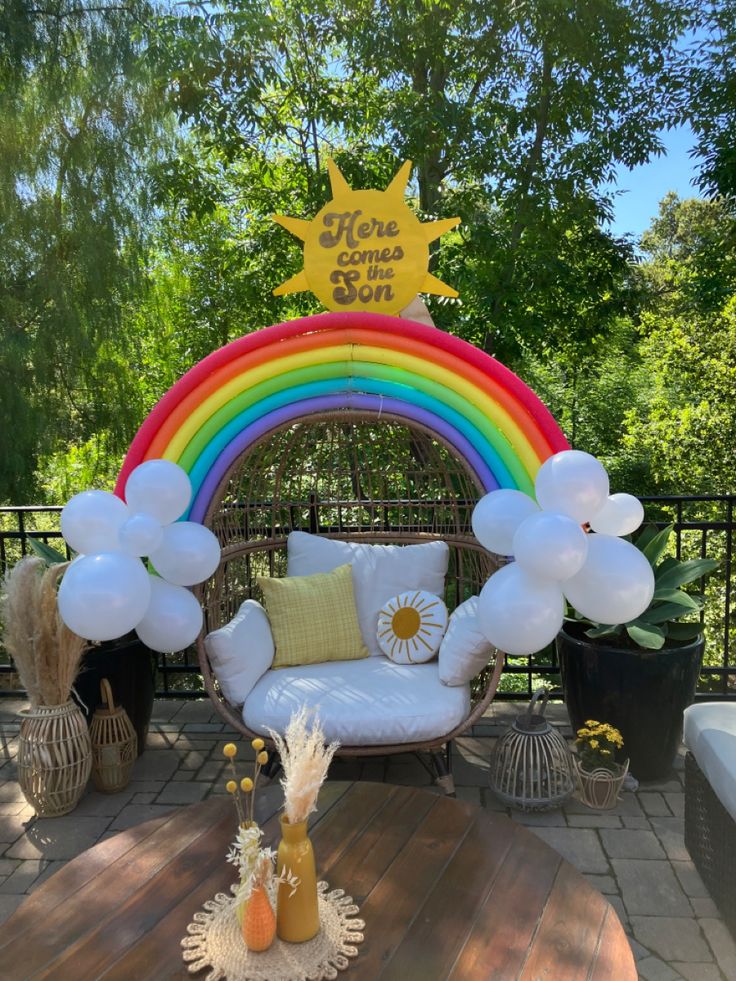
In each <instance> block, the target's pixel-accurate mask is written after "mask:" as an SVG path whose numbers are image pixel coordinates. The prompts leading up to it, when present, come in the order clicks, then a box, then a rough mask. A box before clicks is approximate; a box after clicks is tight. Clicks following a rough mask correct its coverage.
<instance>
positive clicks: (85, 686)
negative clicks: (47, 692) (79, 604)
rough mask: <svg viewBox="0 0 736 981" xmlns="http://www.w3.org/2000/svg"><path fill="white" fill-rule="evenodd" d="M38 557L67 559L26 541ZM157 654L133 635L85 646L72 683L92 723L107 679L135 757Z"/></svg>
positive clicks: (142, 744)
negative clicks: (134, 741)
mask: <svg viewBox="0 0 736 981" xmlns="http://www.w3.org/2000/svg"><path fill="white" fill-rule="evenodd" d="M29 545H30V546H31V548H32V549H33V551H34V552H35V553H36V555H38V557H39V558H41V559H43V561H44V562H45V563H46V564H47V565H49V566H51V565H55V564H56V563H59V562H66V561H67V558H66V556H65V555H63V554H62V553H61V552H59V551H57V550H56V549H55V548H53V547H52V546H51V545H48V544H47V543H46V542H43V541H40V540H39V539H35V538H31V539H29ZM157 661H158V655H157V654H156V653H155V652H154V651H152V650H150V648H148V647H146V645H145V644H144V643H142V641H141V640H140V639H139V638H138V637H137V635H136V634H135V632H132V633H129V634H126V635H125V636H124V637H118V638H116V639H115V640H108V641H104V642H102V643H99V644H94V645H92V646H88V647H87V649H86V652H85V654H84V657H83V659H82V664H81V667H80V669H79V674H77V677H76V680H75V682H74V688H73V690H72V698H74V700H75V701H76V702H77V704H78V705H79V707H80V708H81V710H82V712H84V715H85V718H86V719H87V723H88V724H89V723H90V722H91V721H92V716H93V714H94V711H95V708H96V707H97V706H98V705H99V704H100V682H101V681H102V679H103V678H107V680H108V681H109V682H110V685H111V687H112V690H113V693H114V695H115V699H116V701H117V702H118V703H119V704H120V705H122V707H123V708H124V709H125V711H126V712H127V714H128V718H129V719H130V721H131V722H132V724H133V728H134V729H135V731H136V735H137V737H138V755H140V754H141V753H142V752H143V751H144V749H145V748H146V736H147V735H148V727H149V725H150V722H151V715H152V714H153V701H154V696H155V688H156V685H155V678H156V664H157Z"/></svg>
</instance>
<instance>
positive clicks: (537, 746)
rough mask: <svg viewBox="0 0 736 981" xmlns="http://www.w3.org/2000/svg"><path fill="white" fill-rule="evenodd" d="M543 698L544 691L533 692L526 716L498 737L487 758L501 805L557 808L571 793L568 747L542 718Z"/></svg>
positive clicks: (572, 782) (572, 770)
mask: <svg viewBox="0 0 736 981" xmlns="http://www.w3.org/2000/svg"><path fill="white" fill-rule="evenodd" d="M539 698H542V704H541V707H540V711H539V714H538V715H535V714H534V709H535V707H536V703H537V700H538V699H539ZM547 698H548V692H547V690H546V689H545V688H540V690H539V691H538V692H535V694H534V697H533V698H532V700H531V702H530V703H529V708H528V709H527V711H526V713H525V714H524V715H520V716H518V717H517V719H516V721H515V722H514V723H513V725H512V726H511V727H510V729H509V730H508V731H507V732H506V733H504V735H503V736H501V738H500V739H499V740H498V742H497V743H496V746H495V748H494V750H493V753H492V755H491V772H490V780H491V789H492V790H493V792H494V793H495V794H496V796H497V797H499V798H500V799H501V800H502V801H503V802H504V804H508V805H509V806H510V807H516V808H519V809H520V810H522V811H548V810H551V809H552V808H554V807H560V806H561V805H562V804H564V803H565V801H566V800H568V798H570V797H571V796H572V794H573V792H574V790H575V764H574V762H573V758H572V753H571V752H570V748H569V746H568V745H567V742H566V741H565V740H564V739H563V737H562V736H561V735H560V734H559V733H558V732H556V731H555V730H554V729H553V728H552V726H551V725H550V724H549V722H547V720H546V719H545V718H544V710H545V708H546V707H547Z"/></svg>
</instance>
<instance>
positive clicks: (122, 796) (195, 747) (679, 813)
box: [0, 700, 736, 981]
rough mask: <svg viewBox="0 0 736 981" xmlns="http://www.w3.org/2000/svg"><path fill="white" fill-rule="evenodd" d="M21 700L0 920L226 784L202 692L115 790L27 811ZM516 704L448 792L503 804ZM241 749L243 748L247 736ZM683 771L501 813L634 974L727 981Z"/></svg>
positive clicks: (560, 716)
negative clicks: (128, 832)
mask: <svg viewBox="0 0 736 981" xmlns="http://www.w3.org/2000/svg"><path fill="white" fill-rule="evenodd" d="M21 706H22V703H20V702H16V701H10V700H3V701H1V702H0V764H1V765H0V923H1V922H2V921H3V920H5V919H6V918H7V917H8V916H10V914H11V913H12V912H13V911H14V910H15V909H16V908H17V907H18V906H19V905H20V904H21V903H22V902H23V899H24V897H25V896H26V895H27V894H28V893H30V892H32V891H33V890H34V889H35V888H36V886H38V885H39V884H40V883H41V882H43V881H44V880H45V879H46V878H48V876H50V875H52V874H53V873H54V872H55V871H56V870H57V869H58V868H60V867H61V866H62V865H63V864H64V862H66V861H68V860H69V859H70V858H73V857H74V856H75V855H77V854H79V853H80V852H81V851H83V850H84V849H86V848H89V847H90V846H91V845H93V844H95V842H97V841H100V840H102V839H103V838H106V837H109V836H110V835H113V834H116V833H117V832H118V831H120V830H122V829H123V828H128V827H131V826H132V825H135V824H138V823H140V822H142V821H146V820H148V819H149V818H151V817H155V816H157V815H159V814H163V813H164V812H165V811H166V810H168V809H170V808H172V807H176V806H180V805H182V804H191V803H194V802H196V801H200V800H203V799H204V798H206V797H209V796H210V795H212V794H219V793H224V792H225V790H224V780H223V777H222V773H223V769H224V759H223V757H222V747H223V745H224V744H225V742H227V741H230V740H233V741H236V742H237V741H239V740H238V738H237V737H235V736H234V735H233V734H232V733H231V732H230V730H228V728H227V727H226V726H224V725H223V724H222V723H221V722H220V721H219V716H216V715H215V714H214V712H213V710H212V706H211V704H210V702H209V701H195V702H192V701H176V700H166V701H159V702H157V703H156V706H155V708H154V716H153V721H152V724H151V731H150V735H149V739H148V744H147V748H146V752H145V753H144V754H143V755H142V756H141V757H140V758H139V760H138V761H137V763H136V765H135V769H134V773H133V779H132V781H131V783H130V784H129V785H128V787H127V788H126V789H125V790H124V791H122V792H121V793H119V794H115V795H110V796H108V795H104V794H99V793H97V792H96V791H94V790H90V791H89V792H88V793H87V795H86V797H85V798H84V799H83V800H82V802H81V803H80V805H79V806H78V807H77V808H76V810H75V811H74V812H73V813H72V814H70V815H68V816H66V817H62V818H45V819H37V818H35V817H34V814H33V811H32V809H31V808H30V807H28V805H27V804H26V802H25V800H24V798H23V794H22V793H21V791H20V789H19V787H18V784H17V783H16V782H15V777H16V769H15V754H16V750H17V738H18V729H19V722H18V718H17V715H16V714H15V713H16V711H17V709H18V708H20V707H21ZM520 708H521V706H519V705H515V704H512V703H509V702H506V703H503V702H497V703H495V704H494V705H493V706H492V707H491V709H490V710H489V713H488V715H487V716H486V717H485V718H484V719H483V721H482V722H481V723H480V724H479V725H476V726H475V728H474V729H473V732H472V734H471V735H469V736H467V737H465V738H463V739H460V740H458V741H457V742H456V744H455V749H454V756H453V773H454V777H455V783H456V786H457V794H458V797H462V798H463V799H465V800H470V801H473V802H474V803H476V804H480V805H482V806H483V807H487V808H489V809H492V810H496V811H503V810H504V808H503V806H502V805H501V804H500V803H499V802H498V801H497V800H496V799H495V798H494V796H493V794H492V793H491V791H490V790H489V789H488V760H489V756H490V751H491V746H492V743H493V740H494V739H495V738H496V737H497V736H498V735H500V734H501V733H502V732H503V731H504V729H505V727H506V725H508V723H509V722H510V721H511V720H512V719H513V718H514V717H515V716H516V715H517V714H518V713H519V711H520ZM547 714H548V716H549V717H550V718H551V720H552V721H553V722H554V723H555V725H558V726H560V728H561V729H562V731H563V732H564V733H565V734H566V735H568V736H569V735H570V733H569V727H568V725H567V716H566V713H565V710H564V707H563V706H560V705H555V706H551V707H550V709H549V710H548V713H547ZM247 751H250V747H249V746H247ZM241 753H242V755H243V757H245V755H246V747H245V746H244V747H243V749H242V750H241ZM330 776H331V778H334V779H341V780H346V779H347V780H353V779H364V780H378V781H386V782H389V783H398V784H410V785H412V786H426V787H427V789H428V790H429V791H430V792H438V791H437V788H435V787H433V786H432V785H431V781H430V777H429V775H428V773H427V772H426V770H425V769H424V768H423V767H422V766H421V764H420V763H419V762H418V761H417V760H416V759H415V758H414V757H412V756H409V755H407V756H399V757H390V758H385V759H384V758H380V757H374V758H372V759H368V760H364V761H359V760H356V761H350V760H347V761H343V760H340V761H337V762H336V763H335V764H333V767H332V769H331V771H330ZM683 777H684V774H683V770H682V756H680V757H679V758H678V761H677V767H676V769H675V770H674V771H673V773H672V775H671V778H670V779H669V780H666V781H664V782H662V783H657V784H642V785H641V786H640V788H639V790H638V792H637V793H625V794H624V796H623V799H622V800H621V802H620V803H619V805H618V806H617V807H616V809H615V810H613V811H608V812H606V813H604V814H599V813H596V812H594V811H591V810H589V809H588V808H586V807H584V806H583V805H582V804H579V803H578V802H577V801H572V802H571V803H570V804H568V805H566V806H565V807H564V808H563V809H562V810H560V811H553V812H551V813H547V814H540V815H524V814H518V813H513V814H511V815H510V820H514V821H520V822H521V823H522V824H525V825H527V826H529V827H530V828H531V830H532V831H534V833H535V834H537V835H539V836H540V837H541V838H543V839H544V840H545V841H546V842H547V843H548V844H549V845H551V846H552V847H553V848H556V849H557V850H558V851H559V852H560V853H561V854H562V855H563V856H564V858H566V859H567V860H568V861H570V862H571V863H572V864H573V865H575V866H576V867H577V868H578V869H579V870H580V871H581V872H582V873H583V874H584V875H585V876H586V878H587V879H588V880H589V881H590V882H591V883H592V884H593V885H594V886H595V887H596V888H597V889H599V890H600V891H601V892H602V893H604V894H605V895H606V897H607V898H608V899H609V901H610V902H611V903H612V905H613V906H614V907H615V908H616V910H617V912H618V914H619V916H620V918H621V921H622V923H623V924H624V927H625V928H626V930H627V932H628V934H629V936H630V938H631V943H632V948H633V951H634V955H635V957H636V960H637V965H638V968H639V973H640V977H642V978H644V979H647V981H674V979H678V978H683V979H685V981H723V979H727V981H734V979H736V944H735V943H734V941H733V940H732V938H731V936H730V934H729V933H728V931H727V929H726V927H725V926H724V924H723V922H722V921H721V919H720V917H719V916H718V912H717V910H716V907H715V905H714V904H713V902H712V900H711V899H710V897H709V896H708V892H707V890H706V888H705V886H704V885H703V882H702V880H701V879H700V876H699V875H698V873H697V872H696V870H695V868H694V866H693V864H692V862H691V861H690V856H689V854H688V852H687V850H686V848H685V845H684V841H683V810H684V793H683V782H682V781H683ZM90 786H91V785H90Z"/></svg>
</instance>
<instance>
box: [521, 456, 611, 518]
mask: <svg viewBox="0 0 736 981" xmlns="http://www.w3.org/2000/svg"><path fill="white" fill-rule="evenodd" d="M608 490H609V487H608V474H607V473H606V471H605V468H604V466H603V464H602V463H600V462H599V461H598V460H596V458H595V457H594V456H591V455H590V453H583V452H582V451H581V450H563V451H562V452H561V453H555V455H554V456H551V457H549V459H548V460H545V461H544V463H543V464H542V466H541V467H540V468H539V471H538V472H537V479H536V481H535V491H536V495H537V500H538V501H539V506H540V507H541V508H542V510H543V511H556V512H558V513H560V514H566V515H567V516H568V518H572V519H573V520H574V521H577V522H578V524H583V522H585V521H590V519H591V518H592V517H593V515H594V514H595V513H596V512H597V511H600V509H601V508H602V507H603V505H604V503H605V501H606V498H607V497H608Z"/></svg>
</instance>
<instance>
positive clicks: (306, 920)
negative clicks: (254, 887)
mask: <svg viewBox="0 0 736 981" xmlns="http://www.w3.org/2000/svg"><path fill="white" fill-rule="evenodd" d="M283 869H286V870H287V871H288V872H289V873H290V875H291V876H294V877H296V878H297V879H298V880H299V884H298V885H297V886H296V889H295V888H294V886H293V885H289V884H288V883H287V882H280V883H279V892H278V899H277V912H276V932H277V933H278V935H279V939H280V940H284V941H286V942H287V943H291V944H301V943H304V941H306V940H311V939H312V937H316V935H317V934H318V933H319V905H318V903H317V870H316V869H315V866H314V852H313V851H312V842H311V841H310V840H309V838H308V837H307V822H306V821H300V822H299V823H298V824H289V821H288V820H287V818H286V815H285V814H283V815H282V816H281V842H280V843H279V851H278V857H277V859H276V873H277V875H279V876H280V875H281V872H282V870H283ZM292 893H293V895H292Z"/></svg>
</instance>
